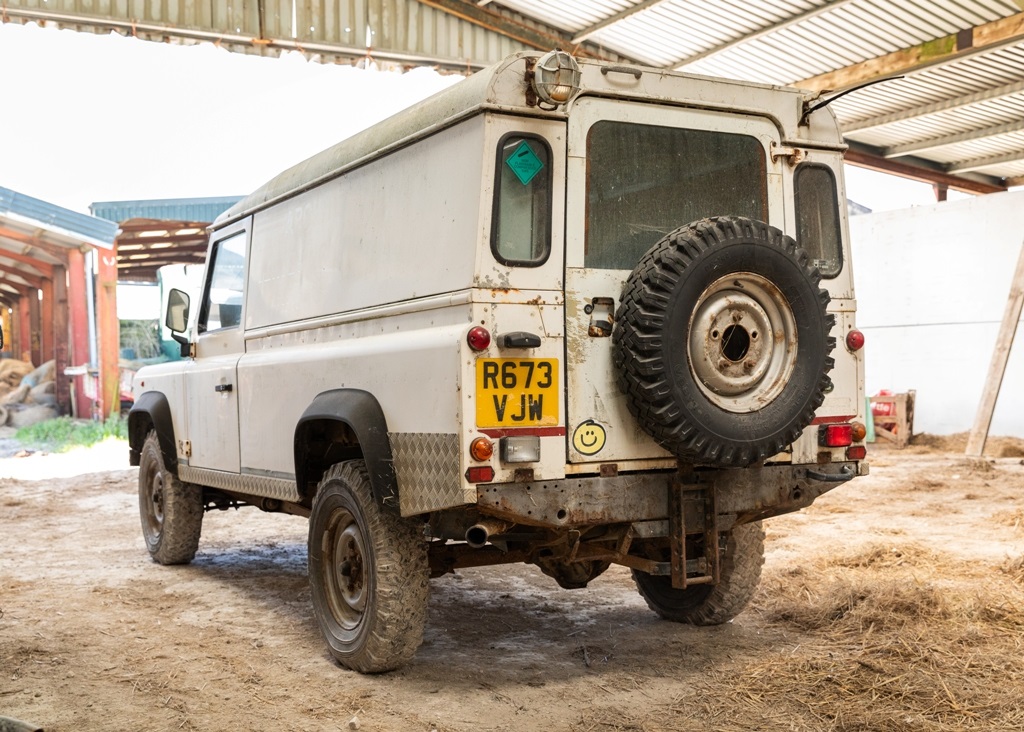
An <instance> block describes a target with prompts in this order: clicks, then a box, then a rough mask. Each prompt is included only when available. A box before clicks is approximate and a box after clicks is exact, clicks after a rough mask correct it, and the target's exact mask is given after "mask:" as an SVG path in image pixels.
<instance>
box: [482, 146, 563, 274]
mask: <svg viewBox="0 0 1024 732" xmlns="http://www.w3.org/2000/svg"><path fill="white" fill-rule="evenodd" d="M491 250H492V252H493V253H494V257H495V259H497V260H498V261H499V262H501V263H502V264H510V265H518V266H525V267H536V266H538V265H541V264H543V263H544V262H545V261H546V260H547V258H548V255H549V254H550V253H551V150H550V148H549V147H548V144H547V143H546V142H545V141H544V140H541V139H540V138H538V137H532V136H526V135H516V134H513V135H506V136H505V137H504V138H502V140H501V142H500V143H499V144H498V167H497V171H496V173H495V187H494V216H493V220H492V224H491Z"/></svg>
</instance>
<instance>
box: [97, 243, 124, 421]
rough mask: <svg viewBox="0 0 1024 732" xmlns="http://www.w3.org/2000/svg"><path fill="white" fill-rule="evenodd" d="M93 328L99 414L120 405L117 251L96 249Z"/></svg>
mask: <svg viewBox="0 0 1024 732" xmlns="http://www.w3.org/2000/svg"><path fill="white" fill-rule="evenodd" d="M96 262H97V266H96V331H97V335H98V338H99V347H100V352H99V360H100V364H99V366H100V393H99V400H100V414H101V416H102V418H103V419H106V418H107V417H109V416H110V415H112V414H117V413H118V412H119V411H120V409H121V397H120V394H121V373H120V370H119V369H118V356H119V355H120V352H121V345H120V327H119V324H118V321H117V252H116V251H114V252H105V251H101V250H99V249H97V250H96Z"/></svg>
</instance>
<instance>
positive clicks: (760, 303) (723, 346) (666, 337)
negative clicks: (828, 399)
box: [613, 216, 835, 466]
mask: <svg viewBox="0 0 1024 732" xmlns="http://www.w3.org/2000/svg"><path fill="white" fill-rule="evenodd" d="M820 278H821V277H820V274H819V273H818V270H817V269H816V268H815V267H814V266H813V265H812V264H811V263H810V259H809V258H808V256H807V253H806V252H805V251H804V250H803V249H800V248H799V247H797V245H796V242H795V241H794V240H793V239H792V238H790V237H788V236H786V235H784V234H783V233H782V232H781V231H779V230H778V229H776V228H774V227H771V226H768V225H767V224H765V223H762V222H760V221H754V220H753V219H746V218H741V217H735V216H734V217H723V218H714V219H704V220H702V221H698V222H696V223H693V224H690V225H688V226H684V227H682V228H681V229H677V230H676V231H674V232H672V233H671V234H669V235H668V236H666V237H665V238H664V239H662V240H661V241H659V242H658V243H657V244H655V245H654V246H653V247H652V248H651V250H650V251H649V252H647V254H645V255H644V257H643V259H642V260H640V263H639V264H637V266H636V269H634V270H633V272H632V273H630V275H629V278H628V279H627V280H626V284H625V287H624V288H623V293H622V301H621V304H620V306H619V308H618V311H617V313H616V326H615V331H614V334H613V342H614V346H613V354H614V361H615V366H616V370H617V376H618V383H619V386H620V388H621V389H622V391H623V393H624V394H625V395H626V403H627V405H628V407H629V410H630V412H631V413H632V414H633V416H634V418H635V419H636V421H637V423H638V424H639V425H640V426H641V428H643V430H644V431H646V432H647V433H648V434H650V435H651V436H652V437H653V438H654V439H655V440H656V441H657V442H658V443H659V444H660V445H662V446H663V447H665V448H666V449H667V450H669V451H671V452H673V453H674V454H676V455H677V456H679V457H680V458H683V459H685V460H688V461H692V462H696V463H701V464H707V465H717V466H746V465H750V464H752V463H755V462H757V461H759V460H764V459H765V458H767V457H770V456H772V455H774V454H776V453H778V452H780V451H781V450H782V449H783V448H785V447H786V446H788V445H789V444H790V443H792V442H793V440H795V439H796V438H797V436H799V434H800V432H801V431H802V430H803V429H804V428H805V427H806V426H807V425H809V424H810V423H811V420H812V419H813V418H814V411H815V410H816V409H817V408H818V407H819V406H820V405H821V403H822V401H823V399H824V394H825V389H826V388H827V386H828V384H829V383H830V382H829V379H828V376H827V373H828V371H829V370H831V368H832V366H833V361H832V358H831V357H830V356H829V353H831V351H832V349H833V348H834V347H835V339H834V338H831V337H830V336H829V330H831V328H832V326H833V325H834V323H835V319H834V317H833V316H831V315H828V314H827V313H826V312H825V308H826V306H827V304H828V302H829V295H828V293H827V292H826V291H825V290H822V289H820V288H819V287H818V284H819V282H820Z"/></svg>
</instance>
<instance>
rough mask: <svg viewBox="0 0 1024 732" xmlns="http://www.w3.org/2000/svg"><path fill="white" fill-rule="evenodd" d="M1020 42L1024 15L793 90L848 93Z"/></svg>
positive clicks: (1023, 36) (835, 73)
mask: <svg viewBox="0 0 1024 732" xmlns="http://www.w3.org/2000/svg"><path fill="white" fill-rule="evenodd" d="M1021 40H1024V13H1017V14H1016V15H1011V16H1009V17H1007V18H1000V19H999V20H994V21H992V22H991V23H985V24H983V25H978V26H975V27H973V28H970V29H968V30H967V31H965V32H961V33H955V34H953V35H950V36H946V37H944V38H937V39H935V40H933V41H928V42H927V43H920V44H918V45H916V46H912V47H910V48H904V49H901V50H899V51H893V52H892V53H889V54H886V55H885V56H878V57H877V58H872V59H868V60H867V61H862V62H861V63H858V64H853V65H851V66H847V67H845V68H842V69H836V70H835V71H830V72H828V73H825V74H819V75H818V76H812V77H811V78H809V79H804V80H802V81H796V82H793V84H792V86H795V87H799V88H801V89H813V90H814V91H821V90H824V89H829V90H835V89H847V88H849V87H852V86H856V85H857V84H861V83H864V82H866V81H871V80H873V79H881V78H884V77H886V76H896V75H899V74H911V73H914V72H915V71H921V70H923V69H926V68H928V67H930V66H936V65H940V64H948V63H950V62H952V61H956V60H958V59H961V58H964V57H965V56H968V55H972V54H975V53H980V52H982V51H991V50H994V49H996V48H999V47H1001V46H1006V45H1010V44H1013V43H1017V42H1019V41H1021Z"/></svg>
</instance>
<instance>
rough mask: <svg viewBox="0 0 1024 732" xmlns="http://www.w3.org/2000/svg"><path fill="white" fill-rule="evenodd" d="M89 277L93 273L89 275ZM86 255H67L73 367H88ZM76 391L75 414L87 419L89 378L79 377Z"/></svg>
mask: <svg viewBox="0 0 1024 732" xmlns="http://www.w3.org/2000/svg"><path fill="white" fill-rule="evenodd" d="M89 276H90V277H91V276H92V272H90V273H89ZM85 277H86V272H85V255H84V254H82V252H81V251H79V250H78V249H72V250H71V251H70V252H68V309H69V310H70V311H71V312H70V315H71V354H70V356H69V359H70V361H71V363H72V364H73V365H75V366H82V365H88V363H89V309H88V306H87V305H86V288H85ZM76 378H77V382H76V388H75V409H74V414H75V415H76V416H77V417H80V418H83V419H85V418H88V417H89V415H90V414H91V413H92V403H91V402H90V401H89V397H87V396H86V395H85V380H86V379H90V378H92V377H91V376H88V375H87V376H78V377H76Z"/></svg>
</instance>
